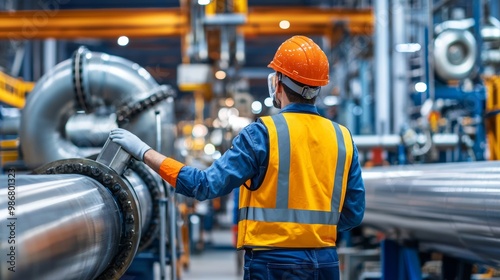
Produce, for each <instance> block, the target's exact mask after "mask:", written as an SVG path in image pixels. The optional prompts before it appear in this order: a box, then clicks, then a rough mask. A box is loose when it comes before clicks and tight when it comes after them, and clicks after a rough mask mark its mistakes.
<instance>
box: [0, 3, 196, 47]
mask: <svg viewBox="0 0 500 280" xmlns="http://www.w3.org/2000/svg"><path fill="white" fill-rule="evenodd" d="M187 25H188V22H187V17H186V15H183V14H182V13H181V12H180V9H134V10H132V9H94V10H54V11H45V10H38V11H36V10H35V11H32V10H27V11H15V12H1V13H0V38H5V39H15V40H19V39H26V40H30V39H42V38H56V39H69V38H116V37H119V36H123V35H125V36H129V37H166V36H180V35H181V34H183V32H184V29H185V28H186V27H187Z"/></svg>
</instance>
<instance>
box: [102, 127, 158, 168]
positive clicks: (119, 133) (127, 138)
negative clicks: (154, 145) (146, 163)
mask: <svg viewBox="0 0 500 280" xmlns="http://www.w3.org/2000/svg"><path fill="white" fill-rule="evenodd" d="M109 138H111V140H113V142H115V143H117V144H118V145H120V146H122V148H123V149H124V150H125V151H127V152H128V153H129V154H130V155H131V156H133V157H134V158H136V159H138V160H140V161H143V160H144V154H145V153H146V152H147V151H148V150H149V149H151V147H149V146H148V145H147V144H146V143H144V142H142V140H141V139H139V137H137V136H135V135H134V134H133V133H131V132H129V131H127V130H125V129H123V128H116V129H113V130H112V131H111V132H110V133H109Z"/></svg>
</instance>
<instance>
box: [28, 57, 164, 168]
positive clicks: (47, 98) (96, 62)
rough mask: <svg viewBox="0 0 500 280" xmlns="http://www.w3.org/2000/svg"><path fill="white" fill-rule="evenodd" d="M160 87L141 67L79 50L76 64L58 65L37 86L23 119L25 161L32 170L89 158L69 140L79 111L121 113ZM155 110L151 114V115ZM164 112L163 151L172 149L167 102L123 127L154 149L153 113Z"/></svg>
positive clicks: (69, 60) (142, 113) (72, 62)
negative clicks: (67, 128) (67, 130)
mask: <svg viewBox="0 0 500 280" xmlns="http://www.w3.org/2000/svg"><path fill="white" fill-rule="evenodd" d="M157 87H158V84H157V83H156V81H155V80H154V79H153V78H152V77H151V75H150V74H149V73H148V72H147V71H146V70H145V69H144V68H142V67H140V66H139V65H138V64H136V63H133V62H131V61H129V60H126V59H123V58H120V57H116V56H111V55H108V54H104V53H96V52H90V51H85V50H83V51H80V50H79V51H78V52H77V53H76V54H75V56H74V57H73V58H72V59H68V60H65V61H63V62H61V63H60V64H58V65H57V66H56V67H55V68H54V69H52V71H50V72H49V73H47V74H46V75H44V76H43V77H42V78H41V79H40V80H39V81H38V82H37V84H36V86H35V88H34V89H33V91H32V92H31V93H30V95H29V96H28V98H27V100H26V105H25V107H24V109H23V111H22V115H21V128H20V133H19V135H20V140H21V148H22V151H23V156H24V161H25V163H26V165H27V166H28V167H29V168H31V169H34V168H37V167H39V166H41V165H42V164H45V163H48V162H52V161H55V160H59V159H65V158H78V157H87V156H89V154H88V152H87V150H85V149H80V148H79V147H78V146H76V145H75V144H74V143H72V142H71V141H70V140H69V139H68V138H67V137H66V136H67V135H66V133H65V126H66V122H67V121H68V119H70V118H71V116H73V115H74V114H75V113H76V112H77V111H78V110H84V111H86V112H87V113H90V112H91V111H92V107H93V106H105V107H107V108H118V107H120V106H122V105H123V104H124V103H128V104H132V103H136V102H139V101H141V100H144V99H145V98H147V97H150V96H151V94H154V93H155V92H154V89H155V88H157ZM151 109H152V110H151ZM155 110H161V111H162V112H164V114H162V115H165V116H169V117H171V118H172V119H167V120H165V123H166V124H167V126H166V129H168V130H169V131H168V132H167V131H166V134H167V135H172V136H171V137H170V138H167V139H166V141H170V142H166V143H165V144H164V145H163V146H164V147H166V148H165V149H168V148H170V147H172V148H170V150H168V151H164V152H165V153H166V154H169V152H170V154H171V152H172V150H173V132H172V131H171V130H172V128H171V126H172V125H171V124H172V122H173V117H172V116H173V103H172V102H163V103H160V104H158V105H156V106H154V107H152V108H147V110H144V111H143V112H141V113H140V114H137V115H136V116H134V118H133V119H130V120H128V122H126V123H123V124H122V127H123V128H125V129H128V130H130V131H132V132H133V133H134V134H136V135H137V136H139V137H140V138H141V139H143V140H144V141H145V142H147V143H148V144H149V145H151V146H152V145H154V144H155V138H154V133H151V131H153V130H154V111H155Z"/></svg>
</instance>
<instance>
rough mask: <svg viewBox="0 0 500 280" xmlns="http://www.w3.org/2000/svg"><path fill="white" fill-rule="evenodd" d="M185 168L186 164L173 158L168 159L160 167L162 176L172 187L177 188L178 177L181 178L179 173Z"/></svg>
mask: <svg viewBox="0 0 500 280" xmlns="http://www.w3.org/2000/svg"><path fill="white" fill-rule="evenodd" d="M182 167H184V164H182V163H180V162H178V161H176V160H175V159H173V158H166V159H164V160H163V162H162V163H161V165H160V172H159V173H160V176H161V177H162V178H163V179H165V181H167V182H168V183H169V184H170V185H172V187H174V188H175V184H176V183H177V176H179V172H180V171H181V168H182Z"/></svg>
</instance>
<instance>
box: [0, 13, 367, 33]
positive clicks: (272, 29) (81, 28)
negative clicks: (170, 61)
mask: <svg viewBox="0 0 500 280" xmlns="http://www.w3.org/2000/svg"><path fill="white" fill-rule="evenodd" d="M281 20H288V21H289V22H290V28H288V29H281V28H280V27H279V22H280V21H281ZM339 22H344V23H345V26H346V27H347V28H348V29H349V31H350V32H351V33H353V34H358V35H359V34H371V33H372V31H373V22H374V16H373V13H372V11H371V10H350V9H349V10H346V9H332V8H327V9H323V8H314V7H312V8H311V7H290V8H284V7H249V8H248V15H247V23H246V24H244V25H242V26H240V31H241V32H243V33H244V34H245V35H246V36H261V35H276V34H299V33H300V34H318V35H328V34H330V32H331V29H332V27H333V26H334V25H335V24H337V23H339ZM187 30H189V15H188V14H187V11H186V9H182V8H170V9H134V10H132V9H94V10H53V11H31V10H28V11H15V12H0V38H2V39H16V40H19V39H26V40H30V39H40V38H56V39H64V38H116V37H119V36H122V35H126V36H129V37H166V36H182V35H185V34H187Z"/></svg>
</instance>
